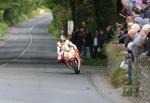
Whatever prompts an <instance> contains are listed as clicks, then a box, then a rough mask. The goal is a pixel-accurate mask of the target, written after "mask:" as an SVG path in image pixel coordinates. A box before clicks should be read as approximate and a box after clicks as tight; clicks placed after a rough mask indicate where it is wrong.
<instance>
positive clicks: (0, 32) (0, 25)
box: [0, 22, 8, 38]
mask: <svg viewBox="0 0 150 103" xmlns="http://www.w3.org/2000/svg"><path fill="white" fill-rule="evenodd" d="M7 28H8V25H7V24H6V23H4V22H0V38H2V37H3V36H4V35H5V33H6V30H7Z"/></svg>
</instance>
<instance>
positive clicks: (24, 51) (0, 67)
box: [0, 19, 49, 69]
mask: <svg viewBox="0 0 150 103" xmlns="http://www.w3.org/2000/svg"><path fill="white" fill-rule="evenodd" d="M47 20H49V19H46V20H43V21H39V22H38V23H36V24H34V25H33V26H32V27H30V29H29V30H28V33H29V34H30V43H29V45H28V47H27V48H26V49H25V50H23V51H22V52H21V53H20V54H19V55H18V56H17V57H16V58H15V59H12V60H10V61H9V62H14V61H16V60H17V59H18V58H20V57H21V56H23V55H24V54H25V53H26V52H27V51H28V50H29V48H30V47H31V44H32V42H33V36H32V33H31V32H32V30H33V29H34V28H35V26H37V25H38V24H40V23H42V22H45V21H47ZM9 62H8V63H5V64H3V65H1V66H0V69H2V68H4V67H5V66H7V65H8V64H9Z"/></svg>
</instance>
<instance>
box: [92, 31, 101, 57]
mask: <svg viewBox="0 0 150 103" xmlns="http://www.w3.org/2000/svg"><path fill="white" fill-rule="evenodd" d="M99 46H100V37H99V32H98V31H96V33H95V36H94V37H93V53H92V54H93V57H97V56H98V49H99Z"/></svg>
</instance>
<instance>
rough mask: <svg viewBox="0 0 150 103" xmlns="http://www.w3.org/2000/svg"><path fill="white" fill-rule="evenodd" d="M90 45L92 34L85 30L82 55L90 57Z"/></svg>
mask: <svg viewBox="0 0 150 103" xmlns="http://www.w3.org/2000/svg"><path fill="white" fill-rule="evenodd" d="M91 46H92V35H91V33H90V32H89V31H88V30H87V31H86V35H85V50H84V51H85V53H84V55H85V56H86V57H88V58H89V57H91V52H90V50H91Z"/></svg>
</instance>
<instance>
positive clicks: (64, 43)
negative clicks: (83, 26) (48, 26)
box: [57, 35, 77, 63]
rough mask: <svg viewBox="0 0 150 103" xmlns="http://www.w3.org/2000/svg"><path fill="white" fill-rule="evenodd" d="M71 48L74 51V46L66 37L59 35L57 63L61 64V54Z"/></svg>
mask: <svg viewBox="0 0 150 103" xmlns="http://www.w3.org/2000/svg"><path fill="white" fill-rule="evenodd" d="M71 47H73V48H74V49H75V50H76V49H77V47H76V45H74V44H73V43H72V42H71V41H70V40H68V39H67V37H66V36H64V35H61V36H60V39H59V41H58V42H57V54H58V57H57V61H58V62H59V63H62V62H63V57H62V53H63V52H65V51H69V50H70V48H71Z"/></svg>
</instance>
